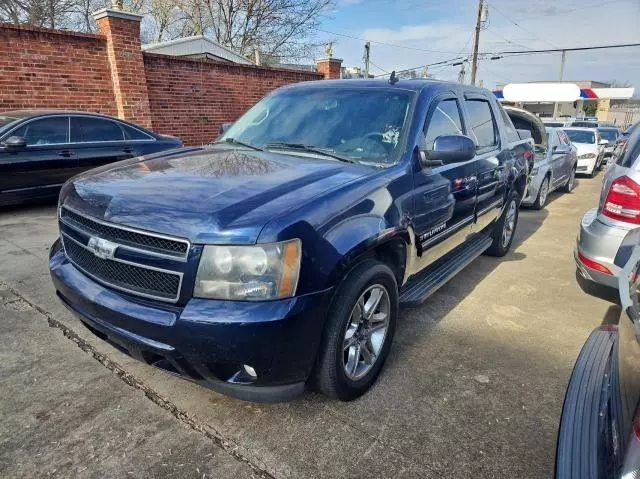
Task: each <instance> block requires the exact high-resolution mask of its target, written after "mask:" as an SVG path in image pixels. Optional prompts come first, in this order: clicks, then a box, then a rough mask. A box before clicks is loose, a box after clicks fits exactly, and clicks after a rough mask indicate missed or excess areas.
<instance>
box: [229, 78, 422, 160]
mask: <svg viewBox="0 0 640 479" xmlns="http://www.w3.org/2000/svg"><path fill="white" fill-rule="evenodd" d="M414 95H415V94H414V92H412V91H408V90H401V89H398V88H394V87H376V88H358V87H347V88H335V87H327V88H319V87H313V88H293V89H284V90H280V91H277V92H275V93H273V94H271V95H269V96H267V97H265V98H263V99H262V100H261V101H260V102H259V103H257V104H256V105H255V106H254V107H253V108H251V109H250V110H249V111H248V112H247V113H245V114H244V115H243V116H242V117H240V119H239V120H238V121H236V122H235V123H234V124H233V125H232V126H231V127H230V128H229V130H227V132H226V133H225V134H224V135H223V136H222V137H221V138H220V141H228V142H229V141H237V142H242V143H244V144H248V145H252V146H257V147H260V148H266V149H271V148H273V149H281V148H285V146H284V145H305V146H307V147H313V148H316V149H324V150H326V151H331V152H334V153H336V154H338V155H341V156H343V157H347V158H349V159H351V160H357V161H360V162H371V163H376V164H380V163H382V164H391V163H395V162H396V161H397V160H398V156H399V155H400V153H401V151H400V150H401V142H402V138H403V136H404V132H405V129H406V126H407V124H408V122H409V120H408V117H409V111H410V109H411V105H412V102H413V98H414ZM300 151H301V150H300V149H297V152H300Z"/></svg>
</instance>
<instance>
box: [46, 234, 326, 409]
mask: <svg viewBox="0 0 640 479" xmlns="http://www.w3.org/2000/svg"><path fill="white" fill-rule="evenodd" d="M49 269H50V272H51V277H52V280H53V283H54V285H55V288H56V291H57V294H58V296H59V297H60V299H61V300H62V302H63V303H64V304H65V306H67V308H69V309H70V310H71V311H72V312H73V313H74V314H75V315H76V316H77V317H78V318H79V319H80V320H81V321H82V322H83V323H84V324H85V325H86V326H87V327H88V328H89V329H90V330H91V331H92V332H93V333H94V334H96V335H97V336H98V337H100V338H101V339H103V340H105V341H107V342H109V343H110V344H112V345H113V346H115V347H116V348H117V349H119V350H121V351H122V352H124V353H126V354H128V355H130V356H132V357H134V358H135V359H138V360H140V361H143V362H145V363H147V364H150V365H152V366H155V367H158V368H160V369H163V370H165V371H167V372H169V373H172V374H176V375H178V376H180V377H182V378H185V379H188V380H191V381H194V382H197V383H199V384H201V385H203V386H206V387H209V388H211V389H214V390H217V391H219V392H221V393H223V394H227V395H229V396H233V397H236V398H239V399H244V400H249V401H256V402H276V401H286V400H290V399H292V398H294V397H296V396H297V395H299V394H301V393H302V391H303V390H304V385H305V382H306V380H307V379H308V377H309V375H310V373H311V371H312V369H313V366H314V364H315V359H316V353H317V350H318V347H319V344H320V340H321V337H322V330H323V328H324V321H325V317H326V314H327V310H328V307H329V306H328V305H329V303H330V297H331V293H332V291H331V290H327V291H323V292H319V293H314V294H309V295H305V296H299V297H294V298H289V299H284V300H276V301H262V302H248V301H219V300H207V299H196V298H193V299H190V300H189V301H188V302H187V303H186V305H184V306H176V305H169V304H164V303H163V304H159V303H158V302H153V301H148V300H144V299H141V298H137V297H133V296H129V295H126V294H123V293H119V292H117V291H114V290H112V289H109V288H106V287H104V286H102V285H100V284H98V283H96V282H95V281H93V280H91V279H90V278H88V277H87V276H85V275H84V274H82V273H81V272H80V271H78V270H77V269H76V268H75V267H74V266H73V265H72V264H70V263H69V261H68V260H67V258H66V256H65V254H64V252H63V251H62V249H61V246H60V242H59V241H56V243H54V245H53V246H52V248H51V252H50V258H49ZM245 364H246V365H249V366H251V367H252V368H253V369H254V370H255V372H256V373H257V378H253V377H251V376H249V375H248V374H246V372H245V370H244V368H243V365H245Z"/></svg>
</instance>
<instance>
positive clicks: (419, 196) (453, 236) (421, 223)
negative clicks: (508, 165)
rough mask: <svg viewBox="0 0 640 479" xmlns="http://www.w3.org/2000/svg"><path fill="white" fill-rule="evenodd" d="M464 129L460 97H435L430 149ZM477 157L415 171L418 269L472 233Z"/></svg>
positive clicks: (427, 135) (428, 126)
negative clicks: (441, 139)
mask: <svg viewBox="0 0 640 479" xmlns="http://www.w3.org/2000/svg"><path fill="white" fill-rule="evenodd" d="M463 131H464V128H463V121H462V114H461V110H460V103H459V99H458V98H457V97H456V96H455V95H454V94H453V93H451V94H450V95H444V96H442V97H438V98H437V99H436V100H434V102H433V104H432V106H431V107H430V109H429V112H428V114H427V121H426V122H425V127H424V135H425V136H424V142H425V146H426V148H427V149H431V148H433V142H434V141H435V139H436V138H437V137H438V136H440V135H455V134H462V133H463ZM476 186H477V181H476V167H475V160H469V161H466V162H463V163H453V164H449V165H442V166H436V167H432V168H423V169H420V170H419V171H417V172H416V173H415V174H414V201H413V207H414V215H413V219H414V228H415V232H416V244H417V248H418V253H419V254H420V255H421V258H420V261H419V263H420V264H419V265H418V268H417V269H418V270H419V269H422V268H424V267H425V266H427V265H428V264H429V263H431V262H433V261H434V260H435V259H437V258H439V257H440V256H442V255H443V254H445V253H447V252H448V251H450V250H452V249H453V248H455V247H456V246H458V245H459V244H460V243H462V242H463V241H464V240H465V239H466V237H467V235H468V234H469V233H470V230H471V224H472V223H473V220H474V206H475V199H476Z"/></svg>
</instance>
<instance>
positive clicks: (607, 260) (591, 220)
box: [574, 130, 640, 288]
mask: <svg viewBox="0 0 640 479" xmlns="http://www.w3.org/2000/svg"><path fill="white" fill-rule="evenodd" d="M638 225H640V130H638V131H636V132H635V133H634V134H633V135H632V136H631V138H630V139H629V141H628V142H627V144H626V145H625V146H624V149H623V150H622V152H621V156H620V157H619V158H618V159H617V160H616V162H615V163H614V164H612V165H611V167H610V168H609V169H608V170H607V173H606V175H605V177H604V181H603V183H602V193H601V195H600V202H599V205H598V207H597V208H593V209H591V210H589V211H587V213H586V214H585V215H584V216H583V218H582V221H581V223H580V232H579V234H578V240H577V244H576V249H575V252H574V256H575V260H576V264H577V266H578V271H579V272H580V274H581V275H582V276H583V277H584V278H585V279H587V280H589V281H592V282H594V283H598V284H602V285H605V286H610V287H612V288H615V287H616V286H617V279H616V275H617V274H618V273H619V272H620V268H619V267H618V266H616V258H617V259H618V262H617V263H618V264H620V262H621V261H622V260H623V259H624V256H625V255H628V254H629V251H627V250H628V248H625V247H624V246H622V241H623V240H624V238H625V237H626V236H627V233H628V232H629V231H630V230H632V229H634V228H637V227H638ZM622 262H624V261H622Z"/></svg>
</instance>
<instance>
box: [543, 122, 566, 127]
mask: <svg viewBox="0 0 640 479" xmlns="http://www.w3.org/2000/svg"><path fill="white" fill-rule="evenodd" d="M544 125H545V126H552V127H554V128H558V127H560V126H564V123H561V122H559V121H557V122H556V121H545V122H544Z"/></svg>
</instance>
